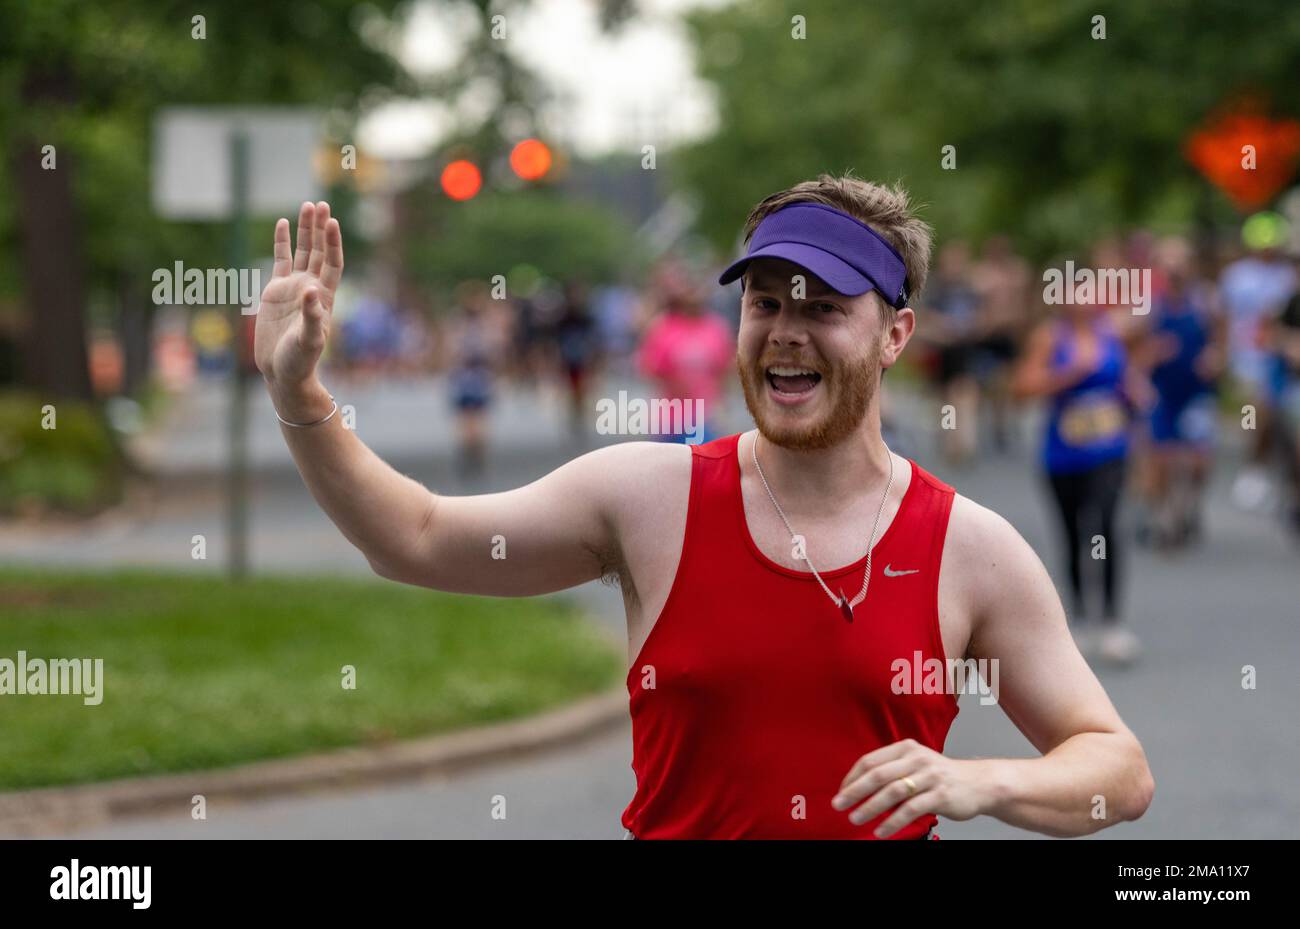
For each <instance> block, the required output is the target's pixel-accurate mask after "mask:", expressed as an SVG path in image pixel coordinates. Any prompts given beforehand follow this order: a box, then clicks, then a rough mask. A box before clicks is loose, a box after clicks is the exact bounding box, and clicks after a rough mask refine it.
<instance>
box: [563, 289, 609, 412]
mask: <svg viewBox="0 0 1300 929" xmlns="http://www.w3.org/2000/svg"><path fill="white" fill-rule="evenodd" d="M599 338H600V333H599V332H598V331H597V329H596V321H595V319H594V318H592V315H591V310H590V308H589V307H588V304H587V289H586V287H585V286H584V285H583V284H582V283H581V282H580V281H577V280H569V281H566V282H565V284H564V298H563V303H562V304H561V307H560V314H559V318H558V319H556V321H555V345H556V349H557V350H558V352H559V355H560V366H561V368H562V369H563V370H564V376H565V382H566V384H567V385H568V389H569V429H570V431H571V432H572V433H573V434H574V435H582V434H583V432H584V431H585V422H586V416H587V403H586V394H587V382H588V380H589V379H590V375H591V372H592V369H593V368H594V367H595V365H596V360H597V356H598V355H599V353H600V344H599Z"/></svg>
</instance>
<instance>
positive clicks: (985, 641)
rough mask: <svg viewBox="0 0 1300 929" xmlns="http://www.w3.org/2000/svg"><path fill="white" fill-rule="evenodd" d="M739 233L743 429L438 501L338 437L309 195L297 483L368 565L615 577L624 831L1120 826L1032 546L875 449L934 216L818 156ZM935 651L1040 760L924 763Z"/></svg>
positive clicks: (1139, 786) (1098, 692)
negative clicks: (322, 361)
mask: <svg viewBox="0 0 1300 929" xmlns="http://www.w3.org/2000/svg"><path fill="white" fill-rule="evenodd" d="M746 231H747V233H748V235H747V241H748V246H749V252H748V255H747V256H746V257H745V258H744V259H742V260H741V261H740V262H738V263H737V264H736V265H733V266H732V267H731V268H730V269H728V270H727V272H725V274H724V276H723V279H722V280H723V282H727V281H731V280H734V279H737V278H739V277H741V276H742V275H743V280H744V287H745V292H744V296H743V306H742V310H741V322H740V331H739V342H738V350H737V355H736V364H737V368H738V370H739V374H740V378H741V384H742V387H743V390H744V393H745V396H746V400H747V402H748V404H749V407H750V411H751V412H752V413H753V414H754V417H755V420H756V422H757V424H758V428H757V429H756V430H752V431H750V432H747V433H744V434H742V435H732V436H727V437H724V438H720V439H717V440H715V441H713V442H711V443H706V444H702V445H678V444H675V443H667V442H626V443H622V444H619V445H613V446H608V447H604V448H600V449H597V450H595V451H592V452H589V453H587V454H585V455H583V456H581V457H579V458H576V459H574V460H573V461H570V462H568V463H567V464H565V465H562V466H561V467H559V468H557V469H556V470H554V471H552V472H551V473H549V474H547V475H545V476H544V477H542V478H540V479H539V480H537V481H534V482H533V483H531V484H529V485H527V486H525V487H520V488H517V489H514V490H510V491H506V492H503V493H494V494H483V495H476V496H466V497H451V496H445V495H440V494H434V493H431V492H430V491H429V490H427V489H426V488H424V487H422V486H421V485H420V484H418V483H417V482H415V481H413V480H411V479H410V478H407V477H405V476H403V475H401V474H399V473H398V472H397V471H395V470H393V469H392V468H390V467H389V466H388V465H386V464H385V463H384V462H383V461H381V460H380V459H379V457H378V456H376V455H375V454H374V453H373V452H371V451H370V450H369V449H368V448H366V447H365V446H364V445H363V444H362V442H361V440H360V439H359V438H358V437H357V435H356V433H355V432H353V431H351V430H348V429H345V428H343V426H342V425H341V424H340V422H339V417H338V416H337V404H336V402H335V401H334V399H333V398H332V397H331V396H330V394H329V391H328V390H326V388H325V387H324V385H322V384H321V383H320V381H319V380H318V379H317V376H316V361H317V359H318V357H319V355H320V352H321V350H322V349H323V348H324V346H325V341H326V337H327V334H328V329H329V308H330V302H331V300H332V298H333V294H334V290H335V288H336V287H337V286H338V282H339V278H340V275H341V273H342V270H343V248H342V238H341V234H340V230H339V226H338V223H337V221H335V220H332V219H331V218H330V215H329V207H328V205H327V204H325V203H320V204H304V205H303V207H302V211H301V213H300V215H299V225H298V247H297V251H296V253H295V252H294V251H292V250H291V247H290V237H289V223H288V222H287V221H286V220H283V219H282V220H280V221H279V222H278V223H277V224H276V229H275V271H274V276H273V278H272V280H271V281H270V282H269V283H268V284H267V287H266V289H265V291H264V292H263V294H262V305H261V309H260V311H259V317H258V329H257V353H256V357H257V361H258V364H259V366H260V369H261V371H262V373H263V376H264V378H265V380H266V384H267V388H268V390H269V392H270V396H271V399H272V401H273V403H274V405H275V409H276V411H277V415H278V416H279V417H281V418H282V419H283V420H284V421H286V422H287V423H290V424H292V425H285V426H283V427H282V432H283V434H284V437H285V440H286V441H287V442H288V444H289V447H290V450H291V452H292V453H293V456H294V459H295V461H296V462H297V464H298V467H299V469H300V471H301V472H302V475H303V478H304V480H305V482H306V484H307V486H308V487H309V488H310V490H311V492H312V494H313V495H314V497H315V498H316V500H317V501H318V502H319V503H320V505H321V507H322V508H323V509H324V510H325V511H326V513H328V514H329V516H330V517H331V518H332V519H333V520H334V522H335V523H336V524H337V525H338V527H339V529H340V530H341V531H342V532H343V533H344V535H345V536H346V537H347V538H348V539H349V540H350V541H352V542H353V544H355V545H356V546H357V547H358V548H359V549H360V550H361V551H362V552H363V553H364V554H365V556H366V558H367V559H368V560H369V562H370V564H371V565H372V567H373V568H374V570H375V571H376V572H377V573H378V574H380V575H381V576H383V577H386V578H390V579H393V580H396V581H400V582H404V583H410V584H418V585H423V586H427V587H431V588H434V589H438V590H444V591H452V592H457V593H467V594H479V595H491V596H521V597H522V596H534V595H538V594H543V593H548V592H551V591H556V590H561V589H564V588H568V587H573V586H575V585H578V584H583V583H586V582H589V581H593V580H596V579H597V578H601V577H602V576H606V575H608V576H612V577H615V578H617V579H618V580H619V581H620V582H621V584H622V589H623V594H624V602H625V605H626V611H627V622H628V646H629V655H630V656H635V659H634V660H633V661H631V662H630V664H629V668H628V674H627V686H628V691H629V694H630V696H631V712H632V721H633V741H634V747H633V759H634V760H633V767H634V769H635V772H636V775H637V790H636V794H635V796H634V797H633V799H632V802H631V803H630V805H629V806H628V808H627V809H626V811H625V812H624V814H623V826H624V827H625V828H626V829H627V830H630V833H631V834H632V835H633V836H635V837H637V838H785V837H789V838H860V839H872V838H889V837H892V838H921V837H924V836H925V835H926V834H927V833H928V832H929V831H930V830H931V829H932V828H933V826H934V824H935V822H936V818H937V817H939V816H943V817H947V818H949V819H953V820H967V819H970V818H972V817H974V816H980V815H985V816H993V817H996V818H997V819H1000V820H1002V821H1003V822H1006V823H1010V824H1012V825H1014V826H1018V827H1020V828H1023V829H1028V830H1033V831H1037V832H1042V833H1047V834H1050V835H1061V836H1065V835H1082V834H1086V833H1092V832H1096V831H1097V830H1099V829H1102V828H1105V827H1106V826H1110V825H1114V824H1115V823H1118V822H1122V821H1126V820H1133V819H1136V818H1138V817H1139V816H1141V815H1142V814H1143V812H1144V811H1145V810H1146V808H1147V806H1148V804H1149V803H1150V801H1151V796H1152V793H1153V791H1154V781H1153V779H1152V777H1151V773H1150V770H1149V769H1148V766H1147V762H1146V758H1145V756H1144V753H1143V751H1142V748H1141V746H1140V745H1139V743H1138V741H1137V739H1136V737H1135V736H1134V735H1133V733H1132V732H1131V731H1130V730H1129V729H1128V728H1127V727H1126V726H1125V725H1124V723H1123V721H1122V720H1121V719H1120V717H1119V715H1118V714H1117V713H1116V711H1115V708H1114V706H1112V704H1111V702H1110V700H1109V699H1108V698H1107V696H1106V694H1105V692H1104V691H1103V690H1102V688H1101V685H1100V684H1099V683H1098V681H1097V679H1096V678H1095V677H1094V675H1093V674H1092V672H1091V670H1090V669H1089V668H1088V665H1087V663H1086V662H1085V661H1084V660H1083V658H1082V657H1081V656H1080V655H1079V652H1078V650H1077V649H1076V648H1075V646H1074V643H1073V642H1072V641H1071V638H1070V635H1069V631H1068V629H1067V628H1066V623H1065V617H1064V613H1063V610H1062V608H1061V603H1060V600H1059V598H1058V597H1057V595H1056V591H1055V590H1054V588H1053V587H1052V583H1051V580H1050V578H1049V577H1048V574H1047V572H1046V571H1045V570H1044V568H1043V566H1042V563H1041V562H1040V561H1039V559H1038V557H1037V556H1036V555H1035V554H1034V552H1033V550H1032V549H1030V547H1029V546H1028V545H1027V544H1026V543H1025V541H1024V540H1023V539H1022V538H1021V537H1020V536H1019V534H1018V533H1017V532H1016V531H1015V530H1014V529H1013V528H1012V527H1011V526H1010V525H1009V524H1008V523H1007V522H1006V521H1005V520H1003V519H1002V518H1001V517H999V516H997V515H996V514H994V513H992V512H990V511H989V510H987V509H985V508H983V507H980V506H979V505H977V504H975V503H974V502H972V501H970V500H969V499H967V498H965V497H963V496H961V495H959V494H956V493H955V492H954V491H953V489H952V488H950V487H948V486H947V485H946V484H944V483H942V482H941V481H939V480H937V479H936V478H934V477H932V476H931V475H930V474H928V473H927V472H926V471H925V470H924V469H922V468H921V467H920V466H919V465H918V464H916V463H915V462H914V461H910V460H908V459H905V458H900V457H899V456H897V455H894V454H893V453H892V452H890V450H889V449H888V448H886V447H885V446H884V445H883V443H882V441H881V437H880V421H879V408H878V395H879V384H880V377H881V372H882V370H883V369H885V368H888V367H891V366H892V365H893V364H895V363H896V362H897V361H898V358H899V355H900V354H901V352H902V351H903V349H904V348H905V347H906V345H907V342H908V341H909V339H910V338H911V336H912V333H913V331H914V329H915V326H916V315H915V313H914V312H913V310H912V309H911V308H910V307H909V306H908V305H907V304H908V300H909V299H910V297H911V294H912V293H913V292H919V291H920V290H921V288H922V287H923V286H924V284H925V277H926V271H927V265H928V261H929V248H930V232H929V227H928V226H926V225H925V224H924V223H922V222H920V221H919V220H918V219H916V218H915V217H914V215H913V213H912V211H911V209H910V207H909V205H908V200H907V196H906V194H905V193H904V192H902V191H901V190H892V189H888V188H884V187H879V186H876V185H874V184H869V183H866V182H864V181H861V180H858V179H856V178H852V177H846V178H833V177H830V176H828V175H823V176H822V177H821V178H819V179H818V180H815V181H808V182H804V183H801V184H799V185H797V186H796V187H794V188H792V189H790V190H787V191H784V192H781V193H778V194H774V195H772V196H770V197H768V198H767V199H765V200H763V201H762V202H761V203H760V204H759V205H758V206H757V207H756V208H755V209H754V211H753V212H752V213H751V215H750V217H749V221H748V223H747V230H746ZM494 536H503V537H504V538H505V540H506V543H507V545H508V546H509V548H508V552H509V557H508V558H507V559H495V558H493V557H492V553H493V551H494V547H493V546H494V543H493V538H494ZM872 540H874V541H875V543H876V544H874V546H873V545H872ZM805 569H808V570H805ZM818 569H819V570H818ZM814 572H815V573H814ZM868 582H870V584H869V586H870V590H869V592H868V591H867V589H866V588H867V585H868ZM413 633H415V634H418V631H415V630H413ZM945 656H953V657H954V658H960V657H963V656H965V657H968V658H970V659H972V660H977V659H987V660H989V661H993V660H996V662H997V664H990V665H986V667H988V668H991V669H992V672H993V673H991V674H990V677H989V679H988V682H989V683H990V684H991V685H992V686H991V687H990V688H989V689H990V690H992V691H994V692H995V693H996V699H997V700H998V701H999V702H1000V703H1001V705H1002V707H1003V709H1004V711H1005V712H1006V713H1007V715H1008V716H1009V717H1010V718H1011V719H1012V720H1014V722H1015V724H1016V725H1017V726H1018V727H1019V728H1020V730H1021V731H1022V732H1023V733H1024V735H1025V737H1026V739H1027V740H1028V741H1029V742H1030V743H1031V744H1032V745H1033V746H1034V748H1035V749H1036V750H1037V751H1038V752H1040V753H1041V756H1040V757H1035V758H1018V759H996V758H977V759H963V758H951V757H948V756H946V755H944V754H943V747H944V740H945V738H946V735H947V732H948V727H949V725H950V724H951V722H952V719H953V717H954V716H955V715H956V712H957V697H956V695H955V693H954V692H953V691H954V690H955V689H956V687H955V686H954V679H955V677H956V674H955V673H954V671H953V669H952V668H951V666H949V665H946V664H945V663H944V661H943V659H944V657H945ZM936 667H937V668H938V672H937V673H936V671H935V669H936ZM966 683H967V686H968V687H969V686H973V685H972V682H971V681H970V680H967V682H966Z"/></svg>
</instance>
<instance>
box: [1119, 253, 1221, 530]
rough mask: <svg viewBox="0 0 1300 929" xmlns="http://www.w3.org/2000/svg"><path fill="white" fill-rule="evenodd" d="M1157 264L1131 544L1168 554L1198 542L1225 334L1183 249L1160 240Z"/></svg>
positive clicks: (1210, 293) (1208, 291)
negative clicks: (1160, 280) (1143, 501)
mask: <svg viewBox="0 0 1300 929" xmlns="http://www.w3.org/2000/svg"><path fill="white" fill-rule="evenodd" d="M1157 260H1158V261H1159V265H1160V267H1161V270H1162V271H1163V272H1164V275H1165V280H1166V281H1167V282H1168V286H1167V289H1166V291H1165V292H1164V293H1163V294H1161V295H1160V296H1159V297H1157V298H1156V300H1155V303H1154V306H1153V307H1152V313H1151V317H1150V320H1149V328H1148V332H1147V335H1146V337H1145V339H1144V340H1143V341H1144V343H1145V344H1144V346H1143V355H1144V356H1145V359H1146V362H1147V364H1148V365H1150V380H1151V386H1152V387H1153V388H1154V389H1155V393H1156V402H1155V406H1154V407H1153V409H1152V410H1151V415H1150V421H1149V430H1148V432H1149V435H1148V439H1149V448H1148V449H1147V454H1146V455H1145V456H1144V458H1145V461H1144V467H1143V469H1142V470H1143V476H1144V480H1143V482H1142V483H1143V485H1144V490H1145V496H1146V498H1147V504H1148V507H1149V508H1150V511H1151V519H1150V525H1147V526H1142V527H1141V529H1140V535H1139V539H1143V538H1150V539H1151V540H1152V541H1154V542H1155V543H1157V544H1159V545H1161V546H1162V547H1166V546H1167V547H1176V546H1181V545H1185V544H1187V543H1188V542H1190V541H1191V540H1192V539H1194V538H1197V537H1198V536H1199V535H1200V523H1201V516H1200V513H1201V500H1202V497H1203V496H1204V491H1205V485H1206V481H1207V479H1208V477H1209V473H1210V466H1211V464H1212V460H1213V458H1212V453H1213V450H1214V440H1215V435H1216V432H1217V418H1218V411H1217V405H1216V397H1215V392H1216V381H1217V379H1218V376H1219V374H1220V372H1221V371H1222V370H1223V366H1224V362H1225V359H1226V353H1225V349H1224V345H1225V340H1226V335H1227V333H1226V325H1225V322H1224V318H1223V316H1222V314H1221V313H1220V312H1219V311H1218V305H1217V295H1216V294H1215V292H1214V288H1213V285H1211V284H1208V283H1206V282H1203V281H1199V280H1197V279H1196V275H1195V264H1194V256H1193V253H1192V249H1191V246H1190V244H1189V243H1188V242H1187V241H1186V240H1184V239H1168V240H1165V241H1164V242H1162V243H1161V244H1160V247H1159V250H1158V257H1157Z"/></svg>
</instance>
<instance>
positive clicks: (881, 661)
mask: <svg viewBox="0 0 1300 929" xmlns="http://www.w3.org/2000/svg"><path fill="white" fill-rule="evenodd" d="M739 440H740V436H739V435H733V436H727V437H725V438H721V439H717V440H715V441H713V442H709V443H706V444H703V445H696V446H692V449H691V451H692V459H691V487H690V502H689V505H688V510H687V515H686V535H685V538H684V540H683V543H682V553H681V558H680V561H679V562H678V566H677V574H676V576H675V577H674V579H673V585H672V588H671V590H670V591H669V594H668V600H667V602H666V603H665V604H664V608H663V611H662V612H661V613H660V614H659V617H658V619H657V620H656V622H655V624H654V626H653V628H652V629H651V630H650V635H649V638H647V640H646V642H645V645H644V646H643V647H642V649H641V652H640V654H639V655H638V656H637V659H636V661H635V662H634V663H633V665H632V667H631V668H629V670H628V675H627V688H628V693H629V695H630V698H631V714H632V743H633V750H632V769H633V771H635V772H636V781H637V787H636V795H635V796H634V797H633V798H632V802H631V803H630V804H628V807H627V809H626V810H624V812H623V817H622V822H623V826H624V827H625V828H627V829H629V830H630V831H631V832H632V834H633V836H635V837H636V838H639V839H660V838H664V839H670V838H671V839H704V838H716V839H722V838H756V839H777V838H791V839H812V838H817V839H831V838H843V839H870V838H874V836H872V830H873V829H874V828H875V827H876V826H877V825H879V824H880V822H882V821H883V820H884V818H885V817H886V816H887V815H888V812H887V813H885V814H882V815H881V816H880V817H877V818H876V819H874V820H872V821H871V822H869V823H865V824H863V825H861V826H855V825H853V824H852V823H850V822H849V819H848V814H849V811H847V810H846V811H839V810H835V809H833V808H832V807H831V798H832V797H833V796H835V794H836V793H837V792H838V790H839V786H840V782H841V781H842V780H843V778H844V775H845V774H847V773H848V771H849V769H850V768H851V767H852V766H853V763H854V762H855V761H857V760H858V758H860V757H861V756H862V755H864V754H866V753H867V752H870V751H872V750H874V749H877V748H880V747H881V746H884V745H889V744H890V743H892V742H897V741H899V740H901V739H906V738H913V739H916V741H918V742H920V743H921V744H922V745H926V746H929V747H930V748H932V749H934V750H935V751H943V744H944V740H945V739H946V738H947V735H948V728H949V726H950V725H951V724H952V721H953V719H954V718H955V717H956V715H957V698H956V697H955V696H954V695H953V694H951V693H946V692H945V693H934V692H924V691H927V690H929V691H933V690H934V689H935V687H934V686H933V683H932V684H931V686H929V687H927V686H925V684H924V680H925V678H926V676H927V673H928V672H932V671H933V670H934V669H935V668H936V667H942V668H945V672H946V662H945V655H944V651H943V642H942V639H941V638H940V635H939V611H938V585H939V562H940V559H941V556H942V553H943V542H944V535H945V532H946V530H947V525H948V514H949V511H950V510H951V507H952V501H953V493H954V492H953V489H952V488H951V487H950V486H948V485H947V484H944V483H943V482H942V481H940V480H938V479H937V478H935V477H933V476H932V475H930V474H928V473H927V472H926V471H924V470H923V469H922V468H921V467H920V466H919V465H917V464H916V462H915V461H912V462H911V465H912V479H911V482H910V483H909V484H908V487H907V491H906V493H905V494H904V496H903V500H902V503H901V505H900V507H899V510H898V513H897V515H896V516H895V517H894V520H893V521H892V522H891V523H890V524H889V527H888V528H887V529H886V531H885V533H884V535H883V536H882V537H881V538H880V540H879V541H878V542H877V543H876V546H875V550H874V554H873V556H872V568H871V569H872V575H873V576H872V578H871V586H870V588H869V590H868V592H867V598H866V600H865V601H863V602H862V603H861V604H859V605H858V607H857V608H856V609H855V610H854V617H853V622H852V623H848V622H846V621H845V619H844V617H843V616H842V615H841V614H840V612H839V611H838V610H837V609H836V608H835V605H834V604H833V603H832V602H831V601H830V598H829V597H827V596H826V594H825V592H824V591H823V590H822V589H821V586H820V585H819V584H818V583H817V581H816V579H815V578H814V577H813V575H812V574H811V573H810V572H807V571H795V570H792V569H790V568H786V567H784V566H782V565H779V564H777V563H776V562H774V561H772V560H771V559H770V558H768V557H767V556H766V555H764V554H763V553H762V551H760V550H759V548H758V546H757V544H755V542H754V540H753V538H752V536H751V535H750V533H749V528H748V525H747V523H746V521H745V512H744V507H743V504H742V501H741V491H740V462H739V458H738V456H737V452H736V449H737V445H738V443H739ZM866 562H867V559H866V556H865V555H864V556H863V557H862V558H861V559H859V560H858V561H856V562H854V563H853V564H851V565H848V566H846V567H842V568H837V569H835V570H832V571H822V572H821V575H822V578H823V579H824V580H825V581H826V584H827V586H828V587H830V588H831V590H838V589H839V588H840V587H841V586H842V587H843V588H844V590H845V592H846V593H848V594H849V596H850V597H852V596H853V595H854V594H856V593H857V592H858V590H860V589H861V586H862V571H863V569H864V568H865V567H866ZM886 568H888V569H889V570H890V572H891V573H890V574H889V575H886V574H885V570H886ZM898 572H907V573H898ZM896 659H902V660H904V661H906V662H907V665H906V666H905V668H906V675H905V676H904V675H903V674H901V673H900V671H902V670H904V666H896V665H895V664H894V662H895V660H896ZM930 659H938V662H939V664H938V665H935V664H934V662H933V661H930ZM927 662H928V663H927ZM918 665H919V669H918V667H917V666H918ZM948 679H949V676H948V675H947V674H946V673H945V674H944V676H943V677H942V678H937V677H936V676H934V675H933V674H931V675H930V681H931V682H934V681H935V680H944V681H947V680H948ZM903 680H906V681H907V682H908V683H910V684H912V685H913V686H911V687H910V688H907V689H910V690H912V691H913V692H911V693H895V692H894V689H895V688H894V687H893V686H891V683H898V682H901V681H903ZM917 683H921V686H915V685H916V684H917ZM897 689H900V690H901V689H904V687H903V685H902V684H901V683H898V688H897ZM942 689H943V690H944V691H948V690H950V689H951V688H950V687H949V686H944V687H942ZM935 822H936V817H934V816H933V815H926V816H922V817H920V818H919V819H917V820H916V821H915V822H913V823H911V824H910V825H908V826H907V827H906V828H905V829H903V830H902V831H900V832H899V833H897V835H896V837H897V838H902V839H905V838H919V837H921V836H924V835H925V834H926V832H927V831H928V830H929V829H930V828H931V826H932V825H934V823H935Z"/></svg>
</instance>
